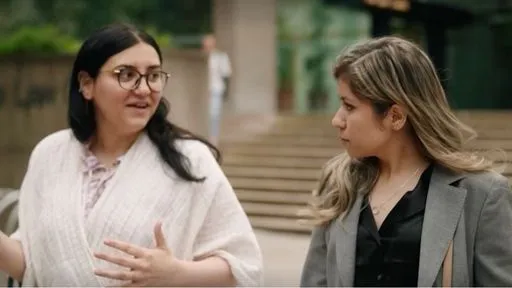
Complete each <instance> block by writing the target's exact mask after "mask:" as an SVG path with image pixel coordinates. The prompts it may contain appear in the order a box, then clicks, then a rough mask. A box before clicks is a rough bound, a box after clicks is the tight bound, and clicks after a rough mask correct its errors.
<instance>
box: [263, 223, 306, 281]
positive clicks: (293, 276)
mask: <svg viewBox="0 0 512 288" xmlns="http://www.w3.org/2000/svg"><path fill="white" fill-rule="evenodd" d="M255 232H256V237H257V238H258V241H259V243H260V247H261V250H262V253H263V265H264V273H265V280H264V283H263V285H264V286H266V287H284V286H286V287H297V286H299V279H300V273H301V270H302V265H303V264H304V259H305V256H306V252H307V248H308V246H309V235H306V234H293V233H283V232H275V231H267V230H260V229H256V230H255Z"/></svg>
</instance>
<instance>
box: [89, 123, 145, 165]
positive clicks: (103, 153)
mask: <svg viewBox="0 0 512 288" xmlns="http://www.w3.org/2000/svg"><path fill="white" fill-rule="evenodd" d="M112 131H115V129H108V128H106V127H102V126H98V129H97V130H96V135H95V137H94V138H93V141H92V142H91V151H92V152H93V153H94V154H95V155H96V157H98V159H99V160H100V161H102V162H104V164H106V163H112V162H113V161H114V160H115V159H117V158H118V157H120V156H121V155H123V154H125V153H126V151H128V149H130V146H131V145H132V144H133V143H134V142H135V140H136V139H137V136H138V135H139V133H136V134H129V135H123V134H120V133H115V132H112Z"/></svg>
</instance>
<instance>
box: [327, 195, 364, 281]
mask: <svg viewBox="0 0 512 288" xmlns="http://www.w3.org/2000/svg"><path fill="white" fill-rule="evenodd" d="M361 202H362V196H361V195H358V196H357V198H356V200H355V202H354V206H353V207H352V209H350V211H349V212H348V214H347V216H346V217H345V218H344V219H343V220H341V218H340V219H338V220H337V221H335V222H334V223H333V225H336V227H332V228H331V229H333V228H334V229H333V230H334V231H336V232H335V233H336V235H335V237H336V238H337V239H336V261H337V264H338V265H337V266H338V269H339V273H340V277H341V283H342V284H343V286H345V287H352V286H354V283H353V282H354V271H355V261H356V259H355V258H356V239H357V224H358V222H359V214H360V211H361Z"/></svg>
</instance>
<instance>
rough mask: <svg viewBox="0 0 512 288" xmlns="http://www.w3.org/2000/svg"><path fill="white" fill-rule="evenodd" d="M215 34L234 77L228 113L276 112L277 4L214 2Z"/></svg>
mask: <svg viewBox="0 0 512 288" xmlns="http://www.w3.org/2000/svg"><path fill="white" fill-rule="evenodd" d="M213 2H214V7H213V8H214V9H213V11H214V15H213V19H214V25H213V26H214V31H215V35H216V37H217V42H218V46H219V48H220V49H222V50H224V51H226V52H227V53H228V54H229V56H230V58H231V62H232V66H233V71H234V75H233V78H232V81H231V83H230V92H231V93H230V96H231V99H229V100H228V102H227V104H226V112H227V113H233V114H274V113H276V111H277V76H276V70H277V64H276V63H277V62H276V47H277V46H276V43H277V42H276V41H277V35H276V33H277V31H276V29H277V25H276V9H277V3H276V2H277V0H258V1H247V0H214V1H213Z"/></svg>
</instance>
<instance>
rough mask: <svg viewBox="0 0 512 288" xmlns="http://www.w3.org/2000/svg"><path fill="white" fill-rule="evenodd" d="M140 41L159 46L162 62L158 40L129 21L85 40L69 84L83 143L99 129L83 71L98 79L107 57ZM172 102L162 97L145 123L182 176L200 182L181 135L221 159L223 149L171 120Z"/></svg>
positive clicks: (73, 121)
mask: <svg viewBox="0 0 512 288" xmlns="http://www.w3.org/2000/svg"><path fill="white" fill-rule="evenodd" d="M140 42H144V43H147V44H149V45H151V46H152V47H153V48H155V50H156V52H157V53H158V57H159V58H160V62H162V52H161V51H160V47H159V46H158V44H157V43H156V41H155V40H154V39H153V37H151V36H150V35H149V34H147V33H146V32H144V31H141V30H138V29H136V28H135V27H133V26H131V25H128V24H112V25H109V26H106V27H103V28H101V29H100V30H98V31H96V32H95V33H93V34H92V35H91V36H90V37H89V38H88V39H87V40H86V41H85V42H84V43H83V44H82V47H81V48H80V50H79V51H78V54H77V56H76V59H75V63H74V64H73V71H72V73H71V79H70V85H69V104H68V105H69V106H68V123H69V126H70V127H71V130H72V131H73V134H74V135H75V137H76V138H77V139H78V140H79V141H80V142H82V143H85V142H87V141H88V140H89V139H90V138H91V137H92V136H93V135H94V133H95V132H96V118H95V113H94V105H92V103H88V100H86V99H85V98H84V97H83V96H82V94H81V92H80V91H79V89H80V84H79V81H78V74H79V73H80V71H84V72H87V73H88V74H89V76H90V77H92V78H93V79H95V78H96V77H97V76H98V72H99V71H100V68H101V67H102V66H103V64H105V62H107V60H108V59H109V58H110V57H112V56H113V55H115V54H118V53H120V52H122V51H124V50H126V49H128V48H130V47H132V46H134V45H136V44H138V43H140ZM168 113H169V103H168V102H167V101H166V100H165V98H163V97H162V99H161V100H160V103H159V104H158V107H157V109H156V112H155V114H154V115H153V116H152V117H151V119H150V120H149V122H148V124H147V125H146V127H145V130H146V132H147V135H148V136H149V138H150V139H151V141H152V142H153V143H154V144H155V145H156V146H157V147H158V151H159V152H160V156H161V157H162V158H163V160H164V161H165V162H166V163H167V164H168V165H169V166H170V167H171V168H172V169H173V170H174V172H175V173H176V174H177V175H178V176H179V177H181V178H183V179H184V180H187V181H194V182H200V181H203V180H204V178H200V177H196V176H195V175H192V174H191V172H190V163H189V160H188V158H187V157H186V156H185V155H183V154H182V153H181V152H180V151H179V150H178V149H177V147H176V140H177V139H193V140H198V141H200V142H202V143H204V144H205V145H207V146H208V147H209V148H210V149H211V150H212V153H213V154H214V156H215V158H216V159H217V161H219V162H220V157H221V156H220V152H219V150H218V149H217V148H216V147H215V146H213V145H212V144H210V143H209V142H208V141H206V140H205V139H202V138H201V137H198V136H196V135H194V134H193V133H191V132H190V131H187V130H185V129H183V128H180V127H178V126H176V125H174V124H172V123H171V122H169V121H168V120H167V114H168Z"/></svg>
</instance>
